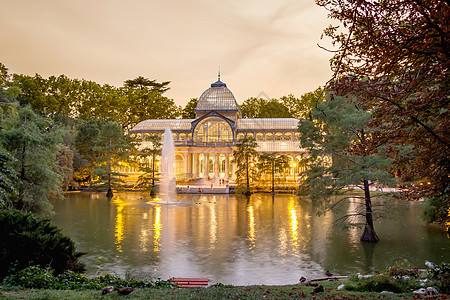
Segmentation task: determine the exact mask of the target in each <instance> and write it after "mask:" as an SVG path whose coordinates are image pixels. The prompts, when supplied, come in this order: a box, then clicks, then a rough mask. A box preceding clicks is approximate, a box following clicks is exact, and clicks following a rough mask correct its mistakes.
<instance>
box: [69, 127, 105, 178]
mask: <svg viewBox="0 0 450 300" xmlns="http://www.w3.org/2000/svg"><path fill="white" fill-rule="evenodd" d="M100 128H101V122H100V121H99V120H87V121H84V122H81V123H80V124H78V125H77V127H76V136H75V140H74V145H75V150H76V151H75V152H74V158H73V160H74V164H73V167H74V180H75V181H76V182H78V183H89V186H90V185H91V182H92V175H93V172H94V166H95V163H96V158H97V156H98V155H99V153H98V151H96V150H95V147H97V137H98V135H99V133H100Z"/></svg>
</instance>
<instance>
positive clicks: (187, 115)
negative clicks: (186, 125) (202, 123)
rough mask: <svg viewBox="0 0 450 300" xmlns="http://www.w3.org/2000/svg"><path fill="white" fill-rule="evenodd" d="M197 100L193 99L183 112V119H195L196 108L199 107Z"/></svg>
mask: <svg viewBox="0 0 450 300" xmlns="http://www.w3.org/2000/svg"><path fill="white" fill-rule="evenodd" d="M197 102H198V99H197V98H191V100H189V102H188V103H187V104H186V106H185V107H184V108H183V110H182V111H181V117H182V118H183V119H195V112H194V110H195V108H196V107H197Z"/></svg>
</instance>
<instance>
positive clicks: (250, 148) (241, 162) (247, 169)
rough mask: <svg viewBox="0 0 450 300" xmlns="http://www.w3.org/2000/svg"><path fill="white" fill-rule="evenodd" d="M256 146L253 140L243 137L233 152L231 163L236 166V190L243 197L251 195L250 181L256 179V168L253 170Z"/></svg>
mask: <svg viewBox="0 0 450 300" xmlns="http://www.w3.org/2000/svg"><path fill="white" fill-rule="evenodd" d="M256 146H257V144H256V141H255V139H254V138H251V137H245V138H243V139H241V140H239V142H238V143H237V145H236V147H237V149H236V150H234V151H233V157H234V159H233V162H235V163H236V165H237V170H236V181H237V184H238V187H237V190H238V191H241V192H242V193H243V194H245V195H250V194H251V189H250V180H251V179H254V178H256V168H254V165H255V160H256V157H257V154H258V153H257V152H256V150H255V148H256ZM252 164H253V165H252Z"/></svg>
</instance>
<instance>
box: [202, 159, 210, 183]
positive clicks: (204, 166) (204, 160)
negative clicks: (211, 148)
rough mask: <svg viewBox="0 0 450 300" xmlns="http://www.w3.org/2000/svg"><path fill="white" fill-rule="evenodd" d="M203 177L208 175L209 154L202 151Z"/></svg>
mask: <svg viewBox="0 0 450 300" xmlns="http://www.w3.org/2000/svg"><path fill="white" fill-rule="evenodd" d="M203 171H204V174H203V177H204V178H208V176H209V154H206V153H203Z"/></svg>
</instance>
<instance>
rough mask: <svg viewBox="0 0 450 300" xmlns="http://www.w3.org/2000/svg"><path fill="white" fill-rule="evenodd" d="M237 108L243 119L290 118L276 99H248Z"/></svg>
mask: <svg viewBox="0 0 450 300" xmlns="http://www.w3.org/2000/svg"><path fill="white" fill-rule="evenodd" d="M239 108H240V109H241V112H242V116H243V117H244V118H292V115H291V113H290V112H289V109H288V108H287V107H286V106H284V105H283V103H281V102H280V101H279V100H277V99H271V100H265V99H262V98H249V99H247V100H245V101H244V103H242V104H241V105H240V106H239Z"/></svg>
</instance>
